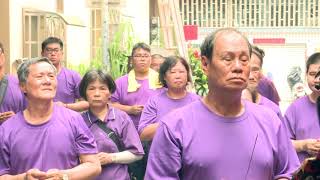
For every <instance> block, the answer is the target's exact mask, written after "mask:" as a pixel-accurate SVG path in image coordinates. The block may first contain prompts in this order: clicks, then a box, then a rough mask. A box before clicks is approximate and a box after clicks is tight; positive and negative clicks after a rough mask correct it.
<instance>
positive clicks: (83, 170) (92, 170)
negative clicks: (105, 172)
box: [63, 154, 101, 180]
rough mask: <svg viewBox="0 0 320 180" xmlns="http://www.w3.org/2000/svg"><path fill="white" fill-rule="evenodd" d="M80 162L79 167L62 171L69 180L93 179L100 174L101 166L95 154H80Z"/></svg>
mask: <svg viewBox="0 0 320 180" xmlns="http://www.w3.org/2000/svg"><path fill="white" fill-rule="evenodd" d="M80 162H81V164H80V165H78V166H76V167H74V168H72V169H67V170H64V171H63V173H65V174H67V175H68V177H69V180H73V179H75V180H87V179H94V177H96V176H98V175H99V174H100V173H101V165H100V162H99V159H98V157H97V155H96V154H82V155H80Z"/></svg>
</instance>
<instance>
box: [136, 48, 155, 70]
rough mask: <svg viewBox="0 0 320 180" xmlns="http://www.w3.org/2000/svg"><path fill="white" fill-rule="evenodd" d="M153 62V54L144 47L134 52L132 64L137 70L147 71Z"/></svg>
mask: <svg viewBox="0 0 320 180" xmlns="http://www.w3.org/2000/svg"><path fill="white" fill-rule="evenodd" d="M150 64H151V55H150V53H149V52H148V51H146V50H144V49H141V48H139V49H136V50H135V51H134V53H133V58H132V65H133V69H134V70H135V71H136V72H140V73H145V72H148V69H149V67H150Z"/></svg>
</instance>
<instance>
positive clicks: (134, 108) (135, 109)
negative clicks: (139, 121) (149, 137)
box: [128, 105, 143, 115]
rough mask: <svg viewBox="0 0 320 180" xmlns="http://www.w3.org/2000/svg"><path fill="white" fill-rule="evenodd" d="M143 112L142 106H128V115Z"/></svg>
mask: <svg viewBox="0 0 320 180" xmlns="http://www.w3.org/2000/svg"><path fill="white" fill-rule="evenodd" d="M142 110H143V105H133V106H130V109H129V112H128V114H133V115H139V114H141V112H142Z"/></svg>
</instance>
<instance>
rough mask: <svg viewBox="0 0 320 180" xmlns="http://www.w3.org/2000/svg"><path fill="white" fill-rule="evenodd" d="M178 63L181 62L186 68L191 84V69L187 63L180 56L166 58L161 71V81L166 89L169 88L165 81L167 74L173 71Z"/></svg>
mask: <svg viewBox="0 0 320 180" xmlns="http://www.w3.org/2000/svg"><path fill="white" fill-rule="evenodd" d="M178 62H181V64H182V65H183V66H184V67H185V68H186V70H187V78H188V82H191V76H190V67H189V65H188V63H187V61H186V60H185V59H184V58H183V57H180V56H169V57H166V58H165V60H164V62H163V63H162V64H161V66H160V70H159V80H160V82H161V84H162V85H163V86H164V87H168V86H167V83H166V81H165V80H164V78H165V75H166V72H168V71H169V70H171V68H173V67H174V66H175V65H176V64H177V63H178Z"/></svg>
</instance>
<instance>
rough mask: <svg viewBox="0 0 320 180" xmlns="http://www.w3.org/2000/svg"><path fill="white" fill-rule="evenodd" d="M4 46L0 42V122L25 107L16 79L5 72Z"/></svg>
mask: <svg viewBox="0 0 320 180" xmlns="http://www.w3.org/2000/svg"><path fill="white" fill-rule="evenodd" d="M4 66H5V57H4V48H3V45H2V43H0V89H1V93H3V94H0V123H2V122H3V121H5V120H7V119H8V118H10V117H11V116H13V115H14V114H15V113H17V112H19V111H22V110H23V109H24V108H25V100H24V95H23V94H22V92H21V90H20V88H19V82H18V79H17V78H16V77H14V76H11V75H6V74H5V67H4Z"/></svg>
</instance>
